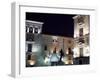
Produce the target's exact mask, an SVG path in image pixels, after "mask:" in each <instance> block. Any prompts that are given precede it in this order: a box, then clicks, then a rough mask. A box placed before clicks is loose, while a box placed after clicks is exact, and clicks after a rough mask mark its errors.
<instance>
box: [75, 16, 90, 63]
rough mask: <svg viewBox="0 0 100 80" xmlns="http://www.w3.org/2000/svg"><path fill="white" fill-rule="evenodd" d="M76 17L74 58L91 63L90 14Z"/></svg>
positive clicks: (79, 61)
mask: <svg viewBox="0 0 100 80" xmlns="http://www.w3.org/2000/svg"><path fill="white" fill-rule="evenodd" d="M73 19H74V40H75V45H74V49H73V51H74V58H79V60H77V61H78V63H79V64H85V63H86V64H87V63H89V61H88V59H89V58H87V57H89V54H90V53H89V33H90V30H89V29H90V24H89V16H88V15H77V16H74V17H73Z"/></svg>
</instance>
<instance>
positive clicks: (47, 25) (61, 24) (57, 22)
mask: <svg viewBox="0 0 100 80" xmlns="http://www.w3.org/2000/svg"><path fill="white" fill-rule="evenodd" d="M73 16H75V15H67V14H51V13H29V12H27V13H26V20H33V21H40V22H43V23H44V24H43V28H42V34H49V35H57V36H66V37H73V33H74V23H73V19H72V17H73Z"/></svg>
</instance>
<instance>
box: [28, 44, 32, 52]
mask: <svg viewBox="0 0 100 80" xmlns="http://www.w3.org/2000/svg"><path fill="white" fill-rule="evenodd" d="M28 52H32V44H28Z"/></svg>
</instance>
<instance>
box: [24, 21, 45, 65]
mask: <svg viewBox="0 0 100 80" xmlns="http://www.w3.org/2000/svg"><path fill="white" fill-rule="evenodd" d="M42 25H43V23H42V22H37V21H30V20H26V46H25V47H26V48H25V51H26V67H31V66H34V64H37V62H40V61H39V60H38V59H41V58H40V57H39V58H37V57H38V56H39V54H40V53H41V51H42V48H41V47H42V44H41V35H40V34H41V31H42Z"/></svg>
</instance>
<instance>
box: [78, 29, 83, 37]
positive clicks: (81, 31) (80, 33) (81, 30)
mask: <svg viewBox="0 0 100 80" xmlns="http://www.w3.org/2000/svg"><path fill="white" fill-rule="evenodd" d="M79 36H83V28H80V30H79Z"/></svg>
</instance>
